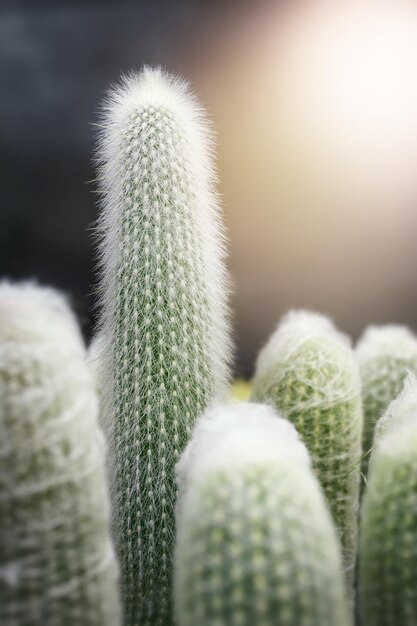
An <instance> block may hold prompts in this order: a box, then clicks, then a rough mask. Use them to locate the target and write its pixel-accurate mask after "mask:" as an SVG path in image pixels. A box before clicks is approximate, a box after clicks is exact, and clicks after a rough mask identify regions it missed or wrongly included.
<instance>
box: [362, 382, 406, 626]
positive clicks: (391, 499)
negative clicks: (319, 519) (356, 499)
mask: <svg viewBox="0 0 417 626" xmlns="http://www.w3.org/2000/svg"><path fill="white" fill-rule="evenodd" d="M381 420H382V422H383V423H382V424H381V427H380V428H377V430H376V435H377V436H376V440H375V445H374V449H373V452H372V455H371V459H370V463H369V475H368V484H367V487H366V489H365V493H364V497H363V503H362V515H361V525H360V551H359V599H360V609H361V614H362V623H363V624H364V626H415V624H417V587H416V572H417V386H416V384H415V382H412V381H411V380H410V381H409V382H408V383H407V386H406V387H405V389H404V391H403V392H402V393H401V395H400V396H399V397H398V398H397V399H396V400H395V401H394V402H393V403H392V404H391V405H390V407H389V409H388V411H387V413H386V415H385V416H384V417H382V418H381ZM381 420H380V421H381Z"/></svg>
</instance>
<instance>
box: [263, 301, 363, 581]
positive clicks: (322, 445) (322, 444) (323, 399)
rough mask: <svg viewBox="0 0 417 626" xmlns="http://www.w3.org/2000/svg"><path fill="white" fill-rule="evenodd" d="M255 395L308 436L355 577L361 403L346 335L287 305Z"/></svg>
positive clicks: (318, 317)
mask: <svg viewBox="0 0 417 626" xmlns="http://www.w3.org/2000/svg"><path fill="white" fill-rule="evenodd" d="M252 400H254V401H257V402H267V403H270V404H272V405H273V406H274V407H275V408H276V409H277V410H278V412H279V413H280V414H281V415H282V416H283V417H286V418H287V419H289V420H290V421H291V422H292V423H293V424H294V426H295V427H296V428H297V431H298V432H299V434H300V436H301V439H302V440H303V441H304V443H305V444H306V446H307V449H308V450H309V452H310V454H311V457H312V462H313V468H314V469H315V471H316V473H317V476H318V478H319V480H320V482H321V484H322V486H323V489H324V493H325V495H326V497H327V500H328V503H329V507H330V510H331V513H332V514H333V517H334V520H335V523H336V527H337V529H338V532H339V536H340V539H341V542H342V547H343V556H344V568H345V571H346V577H347V580H348V581H349V582H352V578H353V569H354V564H355V558H356V550H357V509H358V499H359V478H360V476H359V465H360V458H361V429H362V408H361V397H360V379H359V372H358V367H357V364H356V362H355V359H354V356H353V352H352V350H351V347H350V345H349V342H348V340H347V338H346V337H345V336H344V335H342V334H341V333H339V332H337V330H336V329H335V327H334V326H333V324H332V323H331V322H330V321H329V320H328V319H326V318H325V317H323V316H321V315H317V314H315V313H310V312H305V311H293V312H291V313H289V314H288V315H287V316H286V317H285V318H284V320H283V321H282V322H281V324H280V325H279V326H278V328H277V330H276V331H275V333H274V334H273V335H272V337H271V339H270V340H269V342H268V343H267V345H266V346H265V348H264V349H263V350H262V351H261V353H260V355H259V358H258V362H257V367H256V373H255V379H254V388H253V393H252Z"/></svg>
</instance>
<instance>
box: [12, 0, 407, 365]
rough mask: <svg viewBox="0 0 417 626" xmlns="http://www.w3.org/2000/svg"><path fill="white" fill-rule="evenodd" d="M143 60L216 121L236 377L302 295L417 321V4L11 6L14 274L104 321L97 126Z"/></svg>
mask: <svg viewBox="0 0 417 626" xmlns="http://www.w3.org/2000/svg"><path fill="white" fill-rule="evenodd" d="M143 64H150V65H162V66H164V67H165V68H167V69H168V70H171V71H172V72H175V73H178V74H180V75H182V76H184V77H186V78H187V79H188V80H189V81H190V82H191V83H192V85H193V87H194V89H195V91H196V92H197V93H198V94H199V96H200V98H201V99H202V100H203V102H204V103H205V105H206V107H207V108H208V110H209V113H210V116H211V118H212V120H213V126H214V129H215V131H216V134H217V154H218V163H217V166H218V171H219V191H220V193H221V196H222V203H223V210H224V220H225V223H226V228H227V231H228V236H229V240H230V257H229V266H230V271H231V274H232V279H233V297H232V306H233V316H234V327H235V337H236V344H237V359H236V373H237V374H240V375H244V376H249V375H250V374H251V372H252V370H253V366H254V360H255V355H256V353H257V351H258V350H259V348H260V347H261V345H262V344H263V343H264V341H265V340H266V339H267V337H268V335H269V333H270V332H271V331H272V329H273V328H274V326H275V324H276V323H277V321H278V319H279V318H280V316H281V315H282V314H283V313H284V312H285V311H286V310H288V309H289V308H294V307H308V308H310V309H316V310H319V311H322V312H324V313H327V314H329V315H330V316H332V317H333V318H334V320H335V322H336V323H337V325H338V326H339V327H340V328H341V329H343V330H345V331H347V332H349V333H351V334H352V335H353V337H354V338H356V337H357V336H358V334H360V332H361V331H362V329H363V328H364V327H365V326H366V325H368V324H369V323H384V322H392V321H396V322H401V323H405V324H408V325H410V326H411V327H413V328H417V245H416V243H417V5H416V3H415V2H414V1H413V0H410V1H408V0H345V1H343V0H327V1H324V0H317V1H314V0H310V1H305V0H287V1H286V2H285V1H283V0H276V1H272V0H270V1H268V2H266V1H262V0H256V1H249V0H248V1H245V0H236V1H233V0H230V1H228V0H218V1H215V0H165V1H164V0H152V1H150V0H146V1H140V0H134V1H131V2H130V1H127V0H113V1H111V0H107V1H106V0H60V1H58V0H44V1H36V0H27V1H26V2H25V1H23V0H22V1H18V0H2V1H1V3H0V78H1V98H0V193H1V203H0V275H2V276H6V277H9V278H19V279H20V278H36V279H37V280H39V281H40V282H42V283H46V284H50V285H53V286H56V287H58V288H61V289H63V290H64V291H66V292H67V293H69V294H70V296H71V298H72V301H73V303H74V306H75V308H76V310H77V312H78V314H79V316H80V319H81V322H82V325H83V329H84V332H85V334H86V337H87V338H88V337H89V336H90V335H91V332H92V329H93V328H94V320H95V310H94V305H95V295H94V285H95V274H94V243H93V237H92V226H93V224H94V220H95V218H96V216H97V211H98V207H97V195H96V193H95V188H96V187H95V183H94V177H95V172H94V165H93V159H92V155H93V149H94V142H95V135H96V129H95V126H94V124H96V123H97V122H98V120H99V105H100V101H101V100H102V98H103V96H104V94H105V91H106V89H107V87H108V85H109V84H112V83H115V82H117V81H118V78H119V76H120V74H122V73H125V72H128V71H130V70H137V69H140V68H141V67H142V65H143Z"/></svg>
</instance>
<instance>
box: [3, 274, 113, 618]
mask: <svg viewBox="0 0 417 626" xmlns="http://www.w3.org/2000/svg"><path fill="white" fill-rule="evenodd" d="M103 450H104V446H103V437H102V434H101V431H100V430H99V428H98V423H97V399H96V396H95V393H94V388H93V382H92V380H91V377H90V375H89V372H88V370H87V365H86V352H85V349H84V346H83V343H82V339H81V335H80V333H79V331H78V328H77V325H76V322H75V320H74V318H73V317H72V314H71V312H70V310H69V308H68V306H67V304H66V302H65V300H64V299H63V298H62V297H61V296H59V294H56V293H55V292H53V291H52V290H48V289H42V288H40V287H36V286H33V285H30V284H23V285H11V284H9V283H1V284H0V537H1V541H0V598H1V601H0V623H1V624H2V626H17V625H18V624H19V625H23V624H25V625H26V624H30V625H32V626H38V625H39V626H48V625H58V624H59V625H60V626H73V625H74V624H77V625H79V626H115V625H117V624H118V623H119V615H120V603H119V597H118V581H117V566H116V559H115V554H114V550H113V546H112V543H111V539H110V523H109V522H110V514H109V507H108V499H107V494H106V488H105V470H104V458H103V457H104V454H103Z"/></svg>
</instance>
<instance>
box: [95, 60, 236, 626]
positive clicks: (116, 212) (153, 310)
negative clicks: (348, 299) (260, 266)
mask: <svg viewBox="0 0 417 626" xmlns="http://www.w3.org/2000/svg"><path fill="white" fill-rule="evenodd" d="M99 161H100V179H101V191H102V195H103V210H102V215H101V222H100V227H101V233H102V242H101V255H102V282H101V292H102V298H103V312H102V320H101V328H102V332H103V333H104V335H103V337H104V338H105V341H104V343H105V346H104V349H103V356H104V359H103V367H102V369H103V373H102V375H101V380H102V381H104V383H103V384H104V388H105V389H106V390H107V391H108V395H109V397H108V402H107V405H108V406H107V409H106V421H107V423H108V426H109V433H110V441H111V444H112V457H113V460H114V467H113V486H114V490H113V498H114V510H115V523H116V534H117V536H118V539H119V541H118V548H119V554H120V559H121V564H122V575H123V587H124V603H125V620H126V624H129V625H130V624H139V623H140V624H141V626H146V625H148V624H165V623H167V624H168V623H171V621H172V607H171V594H172V565H173V543H174V525H175V514H174V506H175V499H176V481H175V472H174V465H175V463H176V461H177V460H178V457H179V455H180V453H181V451H182V449H183V448H184V447H185V445H186V443H187V441H188V438H189V433H190V429H191V427H192V426H193V424H194V421H195V419H196V417H197V416H198V415H199V414H200V413H201V412H202V411H203V410H204V409H205V408H206V406H207V405H208V404H209V403H210V402H211V401H212V400H213V399H214V398H215V397H216V396H218V395H219V394H223V393H225V392H226V390H227V382H228V381H227V369H228V368H227V361H228V358H229V340H228V329H227V327H228V323H227V315H226V298H225V273H224V268H223V260H222V257H223V252H222V235H221V229H220V224H219V216H218V214H219V210H218V205H217V200H216V197H215V194H214V192H213V188H212V180H213V167H212V163H211V143H210V136H209V131H208V128H207V123H206V120H205V117H204V114H203V113H202V111H201V110H200V108H199V106H198V104H197V103H196V101H195V100H194V98H193V97H192V96H191V95H190V93H189V92H188V91H187V88H186V86H185V84H183V83H182V82H180V81H179V80H177V79H174V78H172V77H170V76H168V75H166V74H164V73H162V72H160V71H158V70H150V69H146V70H144V71H143V72H142V73H141V74H139V75H133V76H131V77H130V78H128V79H126V80H124V82H123V83H122V85H121V86H120V87H119V88H117V89H115V90H114V91H113V92H112V93H111V94H110V97H109V99H108V101H107V104H106V107H105V113H104V120H103V130H102V135H101V144H100V148H99Z"/></svg>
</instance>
